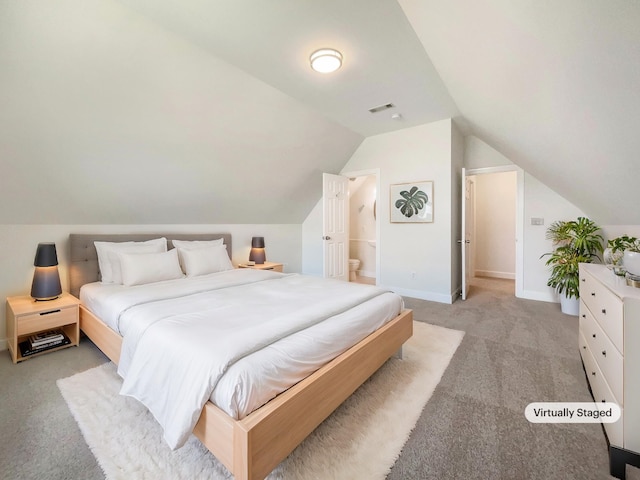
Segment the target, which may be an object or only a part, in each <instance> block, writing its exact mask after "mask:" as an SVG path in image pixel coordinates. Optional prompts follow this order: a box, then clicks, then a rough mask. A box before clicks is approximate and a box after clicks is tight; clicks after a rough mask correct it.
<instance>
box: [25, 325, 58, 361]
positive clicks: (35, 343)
mask: <svg viewBox="0 0 640 480" xmlns="http://www.w3.org/2000/svg"><path fill="white" fill-rule="evenodd" d="M69 343H71V341H70V340H69V337H67V336H66V335H65V333H64V332H63V331H62V330H49V331H46V332H39V333H34V334H33V335H29V338H28V339H27V340H25V341H23V342H20V353H21V354H22V356H23V357H26V356H29V355H33V354H35V353H40V352H44V351H45V350H51V349H52V348H56V347H60V346H62V345H68V344H69Z"/></svg>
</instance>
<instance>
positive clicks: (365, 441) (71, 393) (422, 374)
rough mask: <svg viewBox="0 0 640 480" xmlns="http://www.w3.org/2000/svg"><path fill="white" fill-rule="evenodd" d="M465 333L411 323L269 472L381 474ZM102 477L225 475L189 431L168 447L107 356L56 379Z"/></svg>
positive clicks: (290, 475) (277, 475) (287, 475)
mask: <svg viewBox="0 0 640 480" xmlns="http://www.w3.org/2000/svg"><path fill="white" fill-rule="evenodd" d="M463 335H464V333H463V332H460V331H457V330H451V329H448V328H444V327H439V326H435V325H429V324H425V323H419V322H414V335H413V337H412V338H411V339H410V340H409V341H408V342H407V344H406V345H405V347H404V352H403V359H402V360H400V359H397V358H392V359H391V360H389V361H388V362H387V363H386V364H385V365H384V366H383V367H382V368H381V369H380V370H379V371H378V372H376V374H374V376H373V377H372V378H371V379H369V380H368V381H367V382H366V383H365V384H364V385H363V386H362V387H361V388H359V389H358V391H356V392H355V393H354V394H353V395H352V396H351V397H350V398H349V399H347V401H346V402H345V403H344V404H343V405H341V406H340V407H339V408H338V409H337V410H336V411H335V412H334V413H333V414H332V415H331V416H330V417H329V418H328V419H327V420H325V422H323V423H322V424H321V425H320V426H319V427H318V428H317V429H316V431H314V432H313V433H312V434H311V435H310V436H309V437H308V438H307V439H306V440H305V441H304V442H303V443H302V444H301V445H300V446H299V447H298V448H297V449H296V450H294V452H292V454H291V455H289V457H288V458H287V459H285V460H284V461H283V462H282V463H281V464H280V465H279V466H278V467H277V468H276V469H275V470H274V471H273V472H272V473H271V475H270V476H269V477H268V478H269V479H270V480H275V479H292V480H293V479H296V480H301V479H317V478H349V479H367V480H371V479H384V478H385V476H386V475H387V473H388V472H389V470H390V469H391V467H392V466H393V463H394V462H395V460H396V458H397V457H398V455H399V454H400V451H401V449H402V446H403V445H404V443H405V442H406V440H407V438H408V437H409V435H410V433H411V430H412V429H413V427H414V425H415V424H416V421H417V420H418V418H419V416H420V412H421V411H422V408H423V407H424V405H425V404H426V403H427V401H428V400H429V398H430V396H431V394H432V393H433V390H434V389H435V387H436V385H437V384H438V382H439V381H440V378H441V377H442V375H443V373H444V371H445V370H446V368H447V365H448V364H449V361H450V360H451V358H452V356H453V354H454V353H455V351H456V349H457V348H458V345H459V344H460V342H461V340H462V337H463ZM57 384H58V387H59V388H60V391H61V392H62V395H63V397H64V398H65V400H66V402H67V404H68V405H69V409H70V410H71V412H72V414H73V416H74V418H75V419H76V421H77V422H78V424H79V426H80V429H81V431H82V433H83V435H84V438H85V440H86V442H87V444H88V445H89V448H90V449H91V451H92V452H93V454H94V455H95V457H96V459H97V461H98V463H99V464H100V466H101V468H102V469H103V471H104V472H105V475H106V477H107V479H109V480H116V479H125V478H126V479H132V478H135V479H147V478H148V479H172V480H173V479H189V480H191V479H204V478H207V479H230V478H232V476H231V475H230V474H229V473H228V471H227V470H226V469H225V468H224V467H223V466H222V465H221V464H220V463H218V461H217V460H216V459H215V457H213V455H211V454H210V453H209V451H207V450H206V449H205V448H204V447H203V446H202V445H201V444H200V442H199V441H198V440H197V439H195V438H194V437H192V438H191V439H190V440H189V441H188V442H187V444H186V445H185V446H184V447H183V448H181V449H179V450H176V451H171V450H170V449H169V448H168V447H167V446H166V444H165V443H164V441H163V440H162V432H161V428H160V426H159V425H158V424H157V423H156V421H155V420H154V419H153V417H152V415H151V414H150V413H149V412H148V411H147V410H146V409H145V408H144V407H143V406H142V405H141V404H139V403H138V402H137V401H136V400H133V399H131V398H126V397H122V396H120V395H119V394H118V392H119V389H120V385H121V380H120V378H119V377H118V375H117V374H116V372H115V367H114V365H113V364H111V363H107V364H104V365H101V366H99V367H96V368H93V369H91V370H87V371H86V372H82V373H79V374H76V375H74V376H72V377H68V378H65V379H61V380H58V382H57Z"/></svg>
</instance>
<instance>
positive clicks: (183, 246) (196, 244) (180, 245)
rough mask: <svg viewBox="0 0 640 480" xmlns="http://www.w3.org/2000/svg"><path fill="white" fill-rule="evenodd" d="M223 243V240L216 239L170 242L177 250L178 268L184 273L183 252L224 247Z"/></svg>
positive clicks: (185, 270)
mask: <svg viewBox="0 0 640 480" xmlns="http://www.w3.org/2000/svg"><path fill="white" fill-rule="evenodd" d="M223 242H224V239H223V238H218V239H217V240H172V243H173V246H174V247H175V248H177V249H178V260H180V266H181V267H182V271H183V272H185V273H186V272H187V269H186V268H185V266H184V259H183V258H182V252H183V251H185V250H195V249H197V248H210V247H214V246H218V245H224V243H223Z"/></svg>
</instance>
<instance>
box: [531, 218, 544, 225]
mask: <svg viewBox="0 0 640 480" xmlns="http://www.w3.org/2000/svg"><path fill="white" fill-rule="evenodd" d="M531 225H544V218H536V217H531Z"/></svg>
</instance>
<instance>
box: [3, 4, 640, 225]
mask: <svg viewBox="0 0 640 480" xmlns="http://www.w3.org/2000/svg"><path fill="white" fill-rule="evenodd" d="M638 25H640V4H639V3H638V2H636V1H634V0H627V1H621V0H606V1H605V0H600V1H594V2H585V1H584V0H564V1H563V2H528V1H524V0H515V1H514V0H447V1H446V2H445V1H441V0H399V1H396V0H349V1H337V0H322V1H300V0H274V1H269V2H259V1H256V0H234V1H230V0H225V1H223V0H181V1H177V0H154V1H151V0H90V1H87V0H55V1H50V0H21V1H19V2H17V1H16V2H1V3H0V165H1V166H2V172H3V174H2V176H0V202H1V203H2V204H3V208H2V209H0V223H5V224H7V223H73V224H81V223H299V222H301V221H302V220H304V218H305V216H306V214H307V213H308V212H309V210H310V209H311V208H312V206H313V205H314V204H315V202H316V201H317V199H318V198H319V195H320V172H323V171H327V172H338V171H339V170H340V169H341V168H342V166H343V165H344V164H345V163H346V162H347V161H348V160H349V158H350V157H351V155H352V154H353V152H354V151H355V149H357V147H358V145H359V144H360V143H361V142H362V140H363V139H364V138H365V137H367V136H370V135H376V134H380V133H385V132H389V131H393V130H398V129H402V128H407V127H410V126H414V125H419V124H423V123H428V122H431V121H436V120H441V119H444V118H454V119H455V121H456V122H457V124H458V125H459V126H460V127H461V128H462V130H463V132H464V133H466V134H473V135H475V136H477V137H478V138H480V139H481V140H483V141H484V142H486V143H487V144H489V145H491V146H492V147H494V148H495V149H496V150H498V151H500V152H501V153H502V154H504V155H505V156H507V157H508V158H509V159H511V160H512V161H513V162H514V163H516V164H518V165H520V166H521V167H523V168H524V169H525V170H527V171H528V172H530V173H531V174H533V175H534V176H536V177H537V178H538V179H539V180H541V181H543V182H544V183H546V184H547V185H548V186H550V187H551V188H553V189H554V190H556V191H557V192H558V193H560V194H561V195H563V196H564V197H565V198H567V199H568V200H570V201H571V202H573V203H574V204H575V205H576V206H578V207H580V208H581V209H582V210H583V211H585V212H586V213H587V214H589V215H590V216H592V217H593V218H595V219H596V220H597V221H599V222H600V223H602V224H615V223H618V224H620V223H622V224H640V212H639V211H638V209H637V208H635V205H634V200H635V189H636V182H637V179H638V178H639V177H640V175H639V174H640V162H639V161H638V158H637V157H638V153H639V152H640V135H638V134H637V132H638V131H639V129H640V114H639V113H638V112H640V87H638V85H640V33H639V32H640V29H639V28H638ZM327 46H329V47H334V48H337V49H339V50H340V51H342V53H343V55H344V65H343V67H342V68H341V69H340V70H338V72H336V73H335V74H332V75H320V74H317V73H315V72H313V71H312V70H311V69H310V68H309V65H308V57H309V54H310V53H311V52H312V51H314V50H316V49H318V48H321V47H327ZM386 103H393V104H394V108H392V109H390V110H387V111H384V112H380V113H376V114H372V113H370V112H369V111H368V110H369V109H370V108H372V107H375V106H378V105H381V104H386ZM392 113H398V114H400V115H401V116H400V118H398V119H394V118H392V117H391V114H392ZM8 205H10V208H7V206H8Z"/></svg>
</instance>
